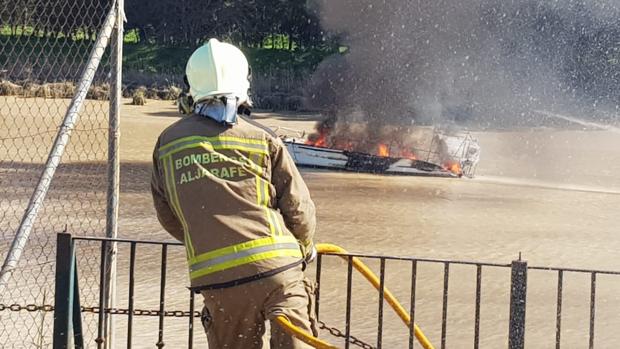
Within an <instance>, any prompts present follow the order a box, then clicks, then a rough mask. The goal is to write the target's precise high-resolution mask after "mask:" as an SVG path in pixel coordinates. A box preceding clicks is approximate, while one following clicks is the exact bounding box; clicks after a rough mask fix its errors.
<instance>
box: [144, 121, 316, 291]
mask: <svg viewBox="0 0 620 349" xmlns="http://www.w3.org/2000/svg"><path fill="white" fill-rule="evenodd" d="M151 189H152V193H153V200H154V204H155V209H156V210H157V217H158V219H159V221H160V222H161V224H162V226H163V227H164V228H165V229H166V230H167V231H168V232H169V233H170V234H171V235H172V236H174V237H175V238H177V239H178V240H180V241H183V242H184V243H185V248H186V252H187V258H188V264H189V269H190V279H191V285H192V287H193V288H220V287H228V286H233V285H236V284H239V283H243V282H248V281H252V280H256V279H258V278H261V277H265V276H270V275H273V274H275V273H277V272H279V271H283V270H286V269H288V268H291V267H293V266H295V265H297V264H299V263H300V262H301V261H302V259H303V257H304V255H305V253H306V251H305V249H306V248H308V246H310V245H311V243H312V238H313V235H314V230H315V225H316V221H315V207H314V203H313V202H312V200H311V199H310V194H309V192H308V188H307V187H306V184H305V183H304V181H303V179H302V177H301V175H300V174H299V172H298V170H297V168H296V167H295V164H294V162H293V160H292V158H291V156H290V155H289V153H288V151H287V150H286V147H285V146H284V144H283V143H282V141H281V140H280V139H279V138H278V137H277V136H276V135H275V134H273V133H272V132H271V131H269V130H267V129H264V128H263V127H262V126H260V125H258V124H257V123H255V122H254V121H252V120H246V119H243V118H239V123H238V124H237V125H235V126H232V127H230V126H225V125H223V124H220V123H218V122H216V121H214V120H211V119H210V118H207V117H204V116H199V115H191V116H189V117H186V118H184V119H182V120H179V121H178V122H176V123H174V124H173V125H171V126H170V127H168V128H167V129H166V130H164V131H163V132H162V134H161V135H160V137H159V139H158V141H157V145H156V146H155V151H154V153H153V176H152V183H151Z"/></svg>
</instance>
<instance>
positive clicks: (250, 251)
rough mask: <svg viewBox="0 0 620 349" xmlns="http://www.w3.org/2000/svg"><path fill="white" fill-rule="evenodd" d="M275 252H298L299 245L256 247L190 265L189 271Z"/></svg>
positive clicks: (282, 244) (285, 244) (293, 243)
mask: <svg viewBox="0 0 620 349" xmlns="http://www.w3.org/2000/svg"><path fill="white" fill-rule="evenodd" d="M276 250H299V245H298V244H297V243H295V242H288V243H278V244H272V245H267V246H258V247H254V248H250V249H247V250H243V251H239V252H237V253H232V254H228V255H224V256H221V257H217V258H213V259H209V260H207V261H204V262H199V263H194V264H192V265H190V267H189V271H190V273H193V272H195V271H197V270H201V269H205V268H209V267H213V266H215V265H218V264H221V263H225V262H228V261H232V260H235V259H239V258H246V257H250V256H252V255H255V254H259V253H263V252H270V251H276Z"/></svg>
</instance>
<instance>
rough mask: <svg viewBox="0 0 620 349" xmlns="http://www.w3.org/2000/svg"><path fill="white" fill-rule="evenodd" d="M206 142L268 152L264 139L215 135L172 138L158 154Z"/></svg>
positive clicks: (221, 146) (163, 154) (167, 153)
mask: <svg viewBox="0 0 620 349" xmlns="http://www.w3.org/2000/svg"><path fill="white" fill-rule="evenodd" d="M201 143H206V144H208V145H210V146H211V148H212V149H233V150H234V149H238V150H244V151H248V152H255V153H262V154H268V153H269V151H268V144H267V141H265V140H260V139H246V138H241V137H231V136H216V137H203V136H190V137H183V138H179V139H177V140H174V141H172V142H170V143H167V144H165V145H163V146H161V147H159V149H158V151H159V156H160V157H164V156H167V155H172V154H175V153H177V152H179V151H181V150H184V149H188V148H193V147H195V146H196V145H197V144H201Z"/></svg>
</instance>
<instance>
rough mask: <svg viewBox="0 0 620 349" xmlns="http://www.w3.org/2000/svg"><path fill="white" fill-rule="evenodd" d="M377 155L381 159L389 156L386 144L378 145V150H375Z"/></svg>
mask: <svg viewBox="0 0 620 349" xmlns="http://www.w3.org/2000/svg"><path fill="white" fill-rule="evenodd" d="M377 155H379V156H382V157H388V156H390V150H389V149H388V146H387V144H379V148H378V149H377Z"/></svg>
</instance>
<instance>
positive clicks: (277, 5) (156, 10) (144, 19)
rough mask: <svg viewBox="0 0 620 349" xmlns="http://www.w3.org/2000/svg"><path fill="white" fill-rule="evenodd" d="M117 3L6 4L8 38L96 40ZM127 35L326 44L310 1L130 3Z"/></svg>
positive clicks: (3, 16) (33, 0) (2, 7)
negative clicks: (21, 35)
mask: <svg viewBox="0 0 620 349" xmlns="http://www.w3.org/2000/svg"><path fill="white" fill-rule="evenodd" d="M110 5H111V0H79V1H75V0H46V1H38V0H0V21H1V24H2V29H3V32H4V33H5V34H7V33H6V32H9V34H11V35H17V34H21V33H24V32H26V33H27V34H31V35H38V36H47V37H57V38H62V37H72V38H74V39H76V38H78V39H79V38H88V39H92V38H93V37H94V36H95V35H96V31H97V29H98V28H99V27H100V26H101V24H102V22H103V19H104V17H105V14H106V12H107V11H108V10H109V8H110ZM125 13H126V17H127V20H128V21H127V23H126V29H127V30H128V31H130V32H132V33H133V34H137V35H135V36H136V38H137V39H138V41H139V42H142V43H150V44H160V45H164V46H169V47H170V46H172V47H175V46H183V47H195V46H198V45H200V44H201V43H202V42H204V41H205V39H207V38H209V37H218V38H222V39H225V40H228V41H231V42H234V43H236V44H238V45H240V46H245V47H257V48H260V47H263V46H265V45H269V46H271V47H273V46H276V47H277V48H279V49H286V50H293V49H294V48H297V47H301V48H314V47H319V46H322V45H323V44H324V37H323V32H322V30H321V26H320V23H319V20H318V18H317V15H316V14H315V13H314V12H312V11H310V10H309V9H308V7H307V6H306V0H156V1H153V0H126V1H125Z"/></svg>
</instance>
